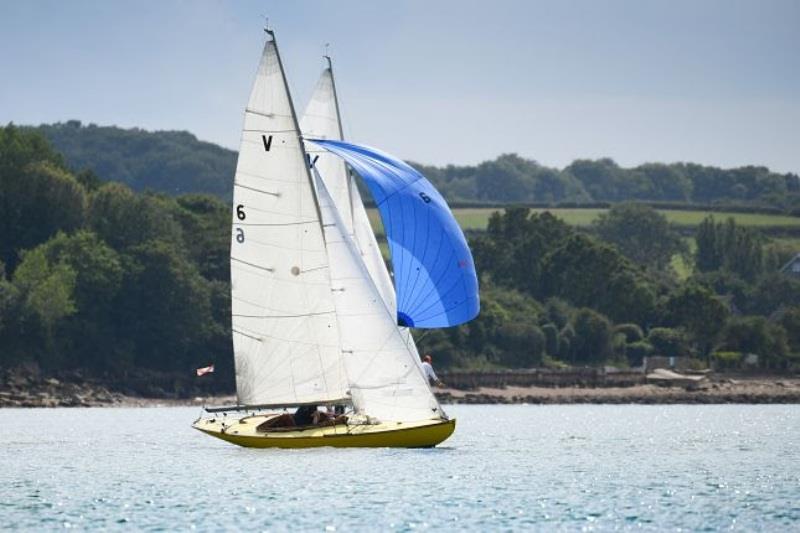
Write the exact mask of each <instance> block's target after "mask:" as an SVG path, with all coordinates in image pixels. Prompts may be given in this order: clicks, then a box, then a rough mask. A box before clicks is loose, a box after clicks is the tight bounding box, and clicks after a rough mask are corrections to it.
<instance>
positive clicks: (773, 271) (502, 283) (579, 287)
mask: <svg viewBox="0 0 800 533" xmlns="http://www.w3.org/2000/svg"><path fill="white" fill-rule="evenodd" d="M470 245H471V247H472V249H473V252H474V254H475V260H476V266H477V269H478V271H479V272H480V274H481V281H482V289H481V297H482V309H481V314H480V316H479V317H478V318H477V320H475V321H473V322H472V323H469V324H466V325H463V326H461V327H459V328H454V329H450V330H440V331H436V332H432V333H430V334H428V335H426V336H425V337H423V338H422V339H421V344H422V349H424V350H427V351H435V352H437V353H439V354H445V357H446V361H445V362H446V364H451V365H454V366H459V367H464V368H498V367H536V366H542V365H545V366H555V367H558V366H563V365H613V366H619V367H631V366H638V365H641V364H642V362H643V359H644V357H646V356H650V355H660V356H668V357H677V356H684V357H688V358H690V360H693V361H694V364H696V365H697V366H698V367H704V366H707V365H714V366H717V367H720V368H741V367H742V365H744V363H745V360H746V358H747V356H748V354H755V355H757V356H758V363H757V364H758V366H759V367H760V368H762V369H771V370H785V369H789V368H798V367H799V366H800V280H798V279H797V278H793V277H790V276H788V275H785V274H782V273H780V272H779V267H780V265H781V264H783V262H785V261H786V260H788V259H789V258H790V257H791V255H793V254H792V252H791V251H790V250H788V249H785V248H783V247H780V246H778V247H773V246H771V244H770V243H769V242H768V240H767V239H766V238H764V237H763V236H761V235H760V234H759V233H758V232H757V231H755V230H753V229H750V228H746V227H742V226H739V225H737V224H736V223H735V221H734V220H733V219H728V220H725V221H716V220H715V219H714V217H713V216H709V217H708V218H707V219H706V220H705V221H704V222H703V224H702V225H701V227H700V229H699V231H698V234H697V237H696V246H695V251H694V252H692V251H690V248H689V246H687V243H686V242H685V241H684V240H683V239H681V237H680V235H679V233H678V230H677V228H675V227H674V226H672V225H671V224H670V223H669V222H668V221H667V220H666V218H665V217H664V215H662V214H660V213H659V212H657V211H655V210H654V209H652V208H651V207H648V206H645V205H641V204H618V205H615V206H614V207H612V208H611V209H610V210H609V211H608V212H607V213H606V214H604V215H602V216H601V217H600V218H599V219H598V220H597V221H596V222H595V223H594V224H593V226H592V227H591V228H590V229H589V230H588V231H580V230H578V229H576V228H574V227H570V226H568V225H566V224H565V223H564V222H562V221H561V220H559V219H557V218H555V217H553V216H552V215H551V214H549V213H547V212H544V213H541V214H538V213H535V212H532V211H531V210H530V209H528V208H524V207H519V208H509V209H507V210H506V211H505V213H502V214H501V213H495V214H494V215H493V216H492V217H491V219H490V222H489V226H488V228H487V230H486V231H485V232H482V233H476V234H473V235H472V236H471V238H470ZM794 252H795V253H796V251H794ZM681 255H682V256H684V257H685V258H686V259H687V260H689V261H690V262H691V263H694V264H696V266H695V267H694V269H693V271H692V272H691V275H690V276H689V277H688V278H687V279H683V280H682V279H680V278H679V277H678V276H677V275H676V273H675V271H674V269H673V266H672V263H671V261H670V259H671V258H673V257H675V256H679V257H680V256H681Z"/></svg>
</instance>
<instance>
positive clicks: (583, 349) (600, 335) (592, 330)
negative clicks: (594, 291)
mask: <svg viewBox="0 0 800 533" xmlns="http://www.w3.org/2000/svg"><path fill="white" fill-rule="evenodd" d="M572 328H573V330H574V332H575V337H574V339H573V340H572V342H571V350H572V353H573V354H574V360H575V362H577V363H584V364H596V363H602V362H604V361H606V360H607V359H608V358H609V357H610V356H611V355H612V352H613V346H612V340H613V332H612V330H611V323H610V322H609V321H608V319H607V318H606V317H604V316H603V315H601V314H600V313H598V312H597V311H593V310H592V309H588V308H582V309H579V310H578V311H577V312H576V313H575V317H574V318H573V321H572Z"/></svg>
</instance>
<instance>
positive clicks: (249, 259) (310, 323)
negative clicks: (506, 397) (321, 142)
mask: <svg viewBox="0 0 800 533" xmlns="http://www.w3.org/2000/svg"><path fill="white" fill-rule="evenodd" d="M232 226H233V228H232V229H233V232H232V239H231V285H232V288H231V290H232V294H231V296H232V327H233V345H234V355H235V360H236V384H237V394H238V401H239V403H240V404H244V405H260V404H271V403H287V404H292V403H303V402H320V403H322V402H325V401H332V400H338V399H342V398H345V397H346V396H347V389H348V383H347V378H346V374H345V370H344V365H343V361H342V357H341V353H340V339H339V331H338V323H337V320H336V308H335V305H334V302H333V296H332V294H331V280H330V276H329V270H328V266H329V265H328V256H327V253H326V250H325V241H324V239H323V235H322V228H321V224H320V217H319V207H318V204H317V201H316V197H315V193H314V189H313V186H312V182H311V176H310V175H309V171H308V165H307V162H306V159H305V152H304V150H303V147H302V145H301V141H300V136H299V131H298V125H297V119H296V116H295V114H294V108H293V105H292V102H291V97H290V95H289V91H288V88H287V85H286V82H285V77H284V73H283V67H282V65H281V62H280V57H279V55H278V50H277V47H276V45H275V42H274V41H269V42H267V43H266V45H265V46H264V53H263V55H262V57H261V62H260V64H259V68H258V73H257V76H256V80H255V83H254V85H253V89H252V92H251V95H250V100H249V102H248V106H247V110H246V112H245V119H244V128H243V131H242V141H241V146H240V150H239V159H238V163H237V167H236V177H235V184H234V193H233V225H232Z"/></svg>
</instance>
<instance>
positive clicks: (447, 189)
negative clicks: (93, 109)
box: [0, 120, 800, 211]
mask: <svg viewBox="0 0 800 533" xmlns="http://www.w3.org/2000/svg"><path fill="white" fill-rule="evenodd" d="M36 130H37V131H39V132H41V133H42V134H43V135H44V136H46V137H47V138H48V139H49V140H50V142H52V144H53V146H55V147H56V148H57V149H58V150H59V151H60V152H62V153H63V154H64V155H65V158H66V160H67V161H68V163H69V166H70V167H71V168H73V169H76V170H81V169H84V168H91V169H93V170H94V172H96V173H97V176H99V177H100V179H102V180H105V181H112V180H113V181H119V182H122V183H125V184H126V185H128V186H129V187H130V188H132V189H133V190H135V191H144V190H148V189H151V190H155V191H160V192H163V193H165V194H169V195H180V194H186V193H209V194H214V195H216V196H220V197H223V198H229V197H230V194H231V183H232V180H233V175H234V170H235V165H236V152H234V151H232V150H227V149H225V148H222V147H220V146H217V145H214V144H211V143H206V142H202V141H199V140H198V139H197V138H196V137H195V136H194V135H192V134H190V133H188V132H179V131H159V132H147V131H144V130H141V129H137V128H134V129H121V128H117V127H104V126H96V125H94V124H90V125H88V126H86V125H82V124H81V123H80V122H79V121H77V120H71V121H68V122H66V123H59V124H52V125H42V126H39V127H38V128H36ZM40 145H41V146H46V145H44V143H40ZM37 159H39V158H37ZM0 165H1V164H0ZM415 166H416V167H417V168H419V169H420V170H421V171H422V173H423V174H425V175H426V176H427V177H428V178H429V179H430V180H431V181H432V182H433V184H434V185H435V186H436V187H437V188H438V189H439V191H440V192H442V194H443V195H444V196H445V197H446V198H448V199H449V200H450V201H470V202H488V203H495V204H496V203H511V204H513V203H531V202H539V203H555V202H570V203H579V204H580V203H589V202H603V201H612V202H617V201H630V200H647V201H660V202H666V201H680V202H686V201H689V202H694V203H704V204H711V203H729V204H730V203H736V204H739V205H741V204H744V203H746V204H752V205H759V206H775V207H777V208H780V209H783V210H785V211H791V210H792V209H798V208H800V182H798V177H797V176H796V175H794V174H777V173H774V172H770V171H769V169H766V168H764V167H755V166H749V167H741V168H736V169H730V170H728V169H720V168H716V167H706V166H702V165H696V164H692V163H688V164H684V163H676V164H671V165H664V164H660V163H648V164H644V165H640V166H638V167H635V168H622V167H620V166H618V165H617V164H616V163H615V162H614V161H612V160H611V159H598V160H586V159H580V160H576V161H575V162H573V163H572V164H571V165H569V166H568V167H566V168H564V169H563V170H558V169H555V168H549V167H544V166H542V165H540V164H538V163H537V162H536V161H533V160H531V159H526V158H523V157H520V156H518V155H516V154H504V155H501V156H499V157H498V158H497V159H494V160H492V161H485V162H483V163H480V164H478V165H475V166H471V165H470V166H455V165H448V166H446V167H434V166H425V165H415ZM0 173H2V170H0ZM86 185H87V188H89V189H91V188H92V186H90V185H88V184H86ZM367 197H368V196H367Z"/></svg>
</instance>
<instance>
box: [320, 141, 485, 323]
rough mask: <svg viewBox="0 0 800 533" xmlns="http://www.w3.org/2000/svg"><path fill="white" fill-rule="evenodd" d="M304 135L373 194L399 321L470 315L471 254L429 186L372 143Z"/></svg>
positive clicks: (474, 310) (475, 304) (473, 294)
mask: <svg viewBox="0 0 800 533" xmlns="http://www.w3.org/2000/svg"><path fill="white" fill-rule="evenodd" d="M308 140H309V141H310V142H313V143H315V144H317V145H319V146H321V147H323V148H325V149H326V150H328V151H329V152H332V153H334V154H336V155H338V156H339V157H341V158H342V159H344V160H345V161H346V162H347V163H348V164H349V165H350V166H351V167H352V168H353V169H354V170H355V171H356V172H357V173H358V174H359V175H360V176H361V177H362V178H363V179H364V181H366V183H367V186H368V187H369V189H370V192H371V193H372V196H373V198H374V200H375V203H376V205H377V206H378V210H379V211H380V214H381V220H382V221H383V227H384V230H385V232H386V238H387V240H388V241H389V252H390V253H391V256H392V267H393V271H394V286H395V292H396V293H397V322H398V324H400V325H401V326H408V327H415V328H441V327H447V326H457V325H458V324H463V323H464V322H467V321H469V320H472V319H473V318H475V317H476V316H477V315H478V311H479V310H480V298H479V295H478V278H477V276H476V274H475V264H474V262H473V260H472V254H471V253H470V251H469V247H468V246H467V240H466V239H465V238H464V233H463V232H462V231H461V228H460V227H459V226H458V223H457V222H456V220H455V218H454V217H453V213H452V212H451V211H450V208H449V207H448V205H447V202H445V200H444V198H442V195H441V194H439V192H438V191H437V190H436V189H435V188H434V187H433V185H431V183H430V182H429V181H428V180H427V179H425V177H424V176H423V175H422V174H420V173H419V172H417V171H416V170H414V169H413V168H412V167H411V166H410V165H408V164H407V163H405V162H403V161H401V160H399V159H397V158H395V157H393V156H391V155H389V154H386V153H384V152H381V151H379V150H376V149H375V148H370V147H368V146H363V145H359V144H354V143H349V142H344V141H333V140H321V139H320V140H315V139H308Z"/></svg>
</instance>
